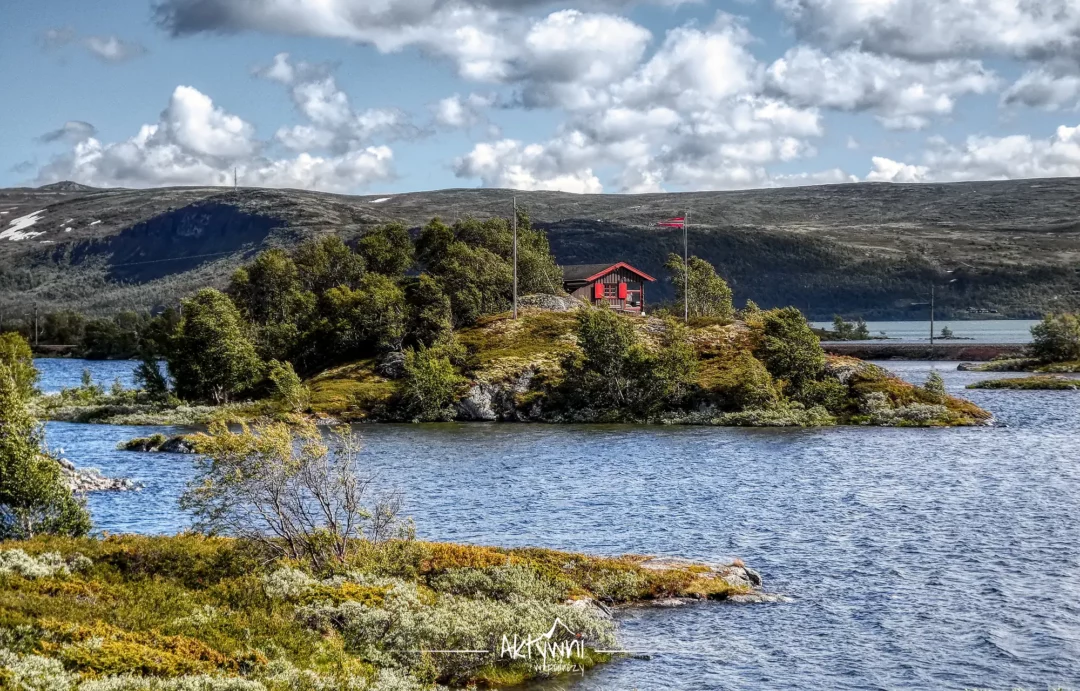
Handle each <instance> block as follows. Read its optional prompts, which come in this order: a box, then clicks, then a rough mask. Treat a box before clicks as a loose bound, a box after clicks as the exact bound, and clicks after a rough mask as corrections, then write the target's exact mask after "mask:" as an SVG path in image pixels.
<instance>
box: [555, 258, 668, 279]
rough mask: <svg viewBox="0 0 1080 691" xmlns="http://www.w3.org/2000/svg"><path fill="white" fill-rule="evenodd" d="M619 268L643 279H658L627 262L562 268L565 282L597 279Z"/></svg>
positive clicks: (566, 265)
mask: <svg viewBox="0 0 1080 691" xmlns="http://www.w3.org/2000/svg"><path fill="white" fill-rule="evenodd" d="M619 267H624V268H626V269H629V270H630V271H632V272H634V273H636V274H638V275H639V276H641V277H642V278H644V279H646V280H649V281H655V280H656V279H655V278H653V277H652V276H650V275H649V274H647V273H645V272H644V271H640V270H638V269H635V268H634V267H632V266H630V265H629V264H627V263H626V262H608V263H606V264H564V265H563V266H562V267H560V268H561V269H562V274H563V281H568V282H569V281H588V280H590V279H593V278H597V277H598V276H599V275H603V274H606V273H608V272H609V271H614V270H615V269H617V268H619Z"/></svg>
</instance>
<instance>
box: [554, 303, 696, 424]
mask: <svg viewBox="0 0 1080 691" xmlns="http://www.w3.org/2000/svg"><path fill="white" fill-rule="evenodd" d="M577 319H578V346H579V348H580V350H579V351H574V352H571V353H569V354H568V355H567V356H566V357H565V358H564V359H563V363H562V366H563V371H564V379H563V382H562V385H561V387H560V389H561V396H562V397H563V399H564V401H565V403H564V405H565V406H566V407H568V408H570V409H572V410H575V411H587V410H592V411H595V412H596V414H597V416H598V418H599V419H604V420H620V419H634V418H647V417H648V416H650V415H652V414H654V413H656V412H658V411H659V410H661V409H663V408H664V407H678V406H679V405H681V404H682V402H683V399H684V398H685V397H686V396H687V394H688V393H689V390H690V387H691V385H692V384H693V383H694V382H695V381H696V379H697V356H696V355H695V353H694V351H693V348H692V347H691V346H690V344H689V342H688V341H687V330H686V329H685V327H683V326H681V325H679V324H678V323H677V322H675V321H674V320H668V322H667V324H666V329H665V332H664V334H663V337H662V339H661V344H660V348H659V350H658V352H650V351H649V350H648V349H647V348H646V347H645V345H644V344H643V343H641V340H640V338H639V337H638V334H637V331H636V330H635V329H634V324H633V320H632V319H631V318H630V317H625V316H621V315H619V314H617V313H616V312H614V311H613V310H609V309H603V308H601V309H584V310H581V311H579V312H578V317H577Z"/></svg>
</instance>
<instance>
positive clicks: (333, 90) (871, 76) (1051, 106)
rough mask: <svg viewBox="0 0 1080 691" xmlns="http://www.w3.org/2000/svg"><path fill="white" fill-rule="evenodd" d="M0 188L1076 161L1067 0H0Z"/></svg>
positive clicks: (636, 188) (712, 175) (701, 183)
mask: <svg viewBox="0 0 1080 691" xmlns="http://www.w3.org/2000/svg"><path fill="white" fill-rule="evenodd" d="M0 16H2V19H3V21H0V65H3V69H2V70H0V93H3V94H4V95H5V99H4V100H5V107H4V108H3V109H0V132H3V142H4V146H3V147H2V149H0V185H3V186H11V185H19V184H30V185H34V184H43V183H47V182H52V181H56V180H61V179H74V180H77V181H80V182H84V183H87V184H93V185H100V186H126V187H142V186H155V185H174V184H175V185H188V184H199V185H202V184H227V183H230V182H231V174H232V170H233V169H234V168H236V169H238V170H239V171H240V175H241V179H242V182H243V183H246V184H251V185H262V186H279V187H303V188H309V189H322V190H326V191H338V192H352V193H370V194H379V193H397V192H403V191H411V190H422V189H437V188H444V187H475V186H499V187H515V188H519V189H561V190H566V191H573V192H645V191H663V190H666V191H680V190H690V189H733V188H747V187H767V186H777V185H791V184H814V183H829V182H851V181H857V180H878V181H895V182H921V181H934V180H938V181H949V180H967V179H1002V178H1020V177H1038V176H1058V175H1080V133H1078V132H1077V130H1076V127H1077V125H1078V123H1080V114H1078V113H1077V106H1078V104H1080V4H1078V3H1075V2H1068V1H1067V0H1042V1H1041V2H1033V1H1032V0H986V1H985V2H982V3H972V2H970V1H969V0H877V1H876V2H872V3H870V2H866V1H865V0H757V1H756V2H755V1H744V2H679V1H678V0H655V1H654V2H649V1H648V0H636V1H635V0H584V1H579V2H563V3H549V2H545V1H544V0H518V1H516V2H508V1H507V0H162V1H161V2H160V3H159V4H158V5H157V6H156V7H155V6H154V5H152V3H150V2H148V1H146V0H111V1H109V2H101V3H87V2H85V1H83V0H50V2H47V3H43V2H34V1H32V0H5V2H4V7H3V9H0Z"/></svg>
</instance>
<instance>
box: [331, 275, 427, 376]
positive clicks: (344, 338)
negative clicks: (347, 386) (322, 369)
mask: <svg viewBox="0 0 1080 691" xmlns="http://www.w3.org/2000/svg"><path fill="white" fill-rule="evenodd" d="M320 309H321V310H322V311H323V313H324V314H325V315H326V317H325V318H324V319H323V321H322V323H321V324H320V326H319V329H320V331H322V332H323V337H322V340H323V341H324V342H325V344H326V345H325V346H324V349H328V350H330V351H331V353H332V355H333V356H334V357H335V358H346V359H349V358H358V357H363V356H365V355H369V354H371V353H372V352H374V351H388V350H399V349H400V348H401V344H402V339H403V338H404V337H405V319H406V306H405V294H404V292H403V291H402V290H401V287H400V286H398V284H397V283H396V282H394V280H393V279H391V278H390V277H388V276H383V275H382V274H376V273H369V274H367V275H365V276H364V277H363V278H362V279H361V280H360V284H359V287H357V288H356V289H355V290H353V289H351V288H349V287H348V286H338V287H337V288H333V289H331V290H329V291H327V292H326V295H325V296H324V299H323V301H322V307H321V308H320Z"/></svg>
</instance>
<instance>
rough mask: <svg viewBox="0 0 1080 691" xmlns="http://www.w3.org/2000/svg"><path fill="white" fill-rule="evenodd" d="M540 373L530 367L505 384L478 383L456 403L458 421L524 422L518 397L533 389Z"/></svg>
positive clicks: (504, 382)
mask: <svg viewBox="0 0 1080 691" xmlns="http://www.w3.org/2000/svg"><path fill="white" fill-rule="evenodd" d="M535 376H536V370H535V369H534V368H532V367H527V368H526V369H524V370H523V371H522V372H520V373H519V374H518V375H517V376H514V377H511V378H509V379H506V380H504V381H497V382H489V381H478V382H476V383H474V384H473V385H472V388H470V389H469V391H468V393H466V394H465V395H464V396H463V397H462V398H461V400H459V401H458V402H457V404H456V407H457V419H458V420H465V421H490V422H493V421H496V420H498V421H503V422H506V421H511V422H512V421H522V420H524V419H525V415H523V414H522V413H521V412H520V411H519V410H518V407H517V397H518V396H519V395H520V394H523V393H525V392H526V391H528V390H529V386H530V385H531V384H532V380H533V377H535Z"/></svg>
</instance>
